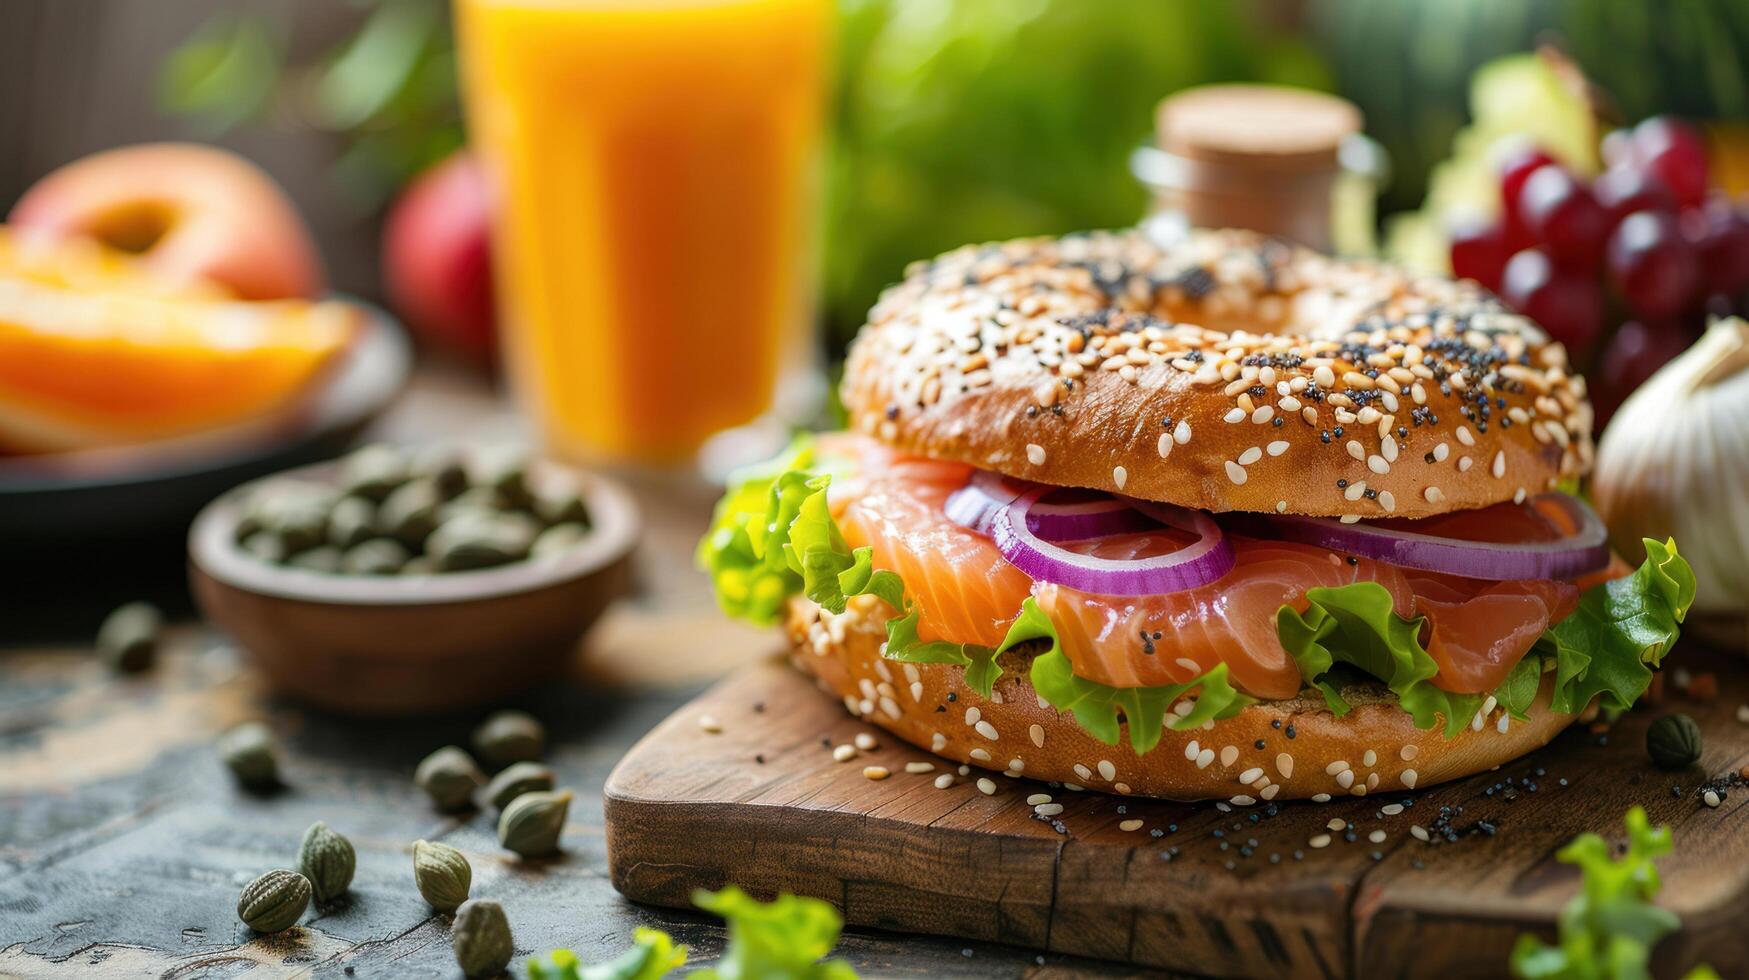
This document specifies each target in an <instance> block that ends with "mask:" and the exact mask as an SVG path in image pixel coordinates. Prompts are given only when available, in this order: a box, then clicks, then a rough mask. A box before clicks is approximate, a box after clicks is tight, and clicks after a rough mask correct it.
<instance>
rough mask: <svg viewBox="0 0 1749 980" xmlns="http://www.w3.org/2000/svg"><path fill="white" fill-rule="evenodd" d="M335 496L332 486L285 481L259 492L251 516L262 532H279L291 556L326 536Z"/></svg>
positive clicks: (286, 550)
mask: <svg viewBox="0 0 1749 980" xmlns="http://www.w3.org/2000/svg"><path fill="white" fill-rule="evenodd" d="M335 499H336V494H335V492H334V491H333V489H332V488H329V487H325V486H322V485H321V484H318V483H309V482H306V481H303V480H284V481H281V482H278V483H271V484H267V485H265V486H263V487H262V488H261V489H260V490H259V491H257V493H256V494H255V497H254V500H253V503H252V506H251V510H250V516H251V517H252V518H253V519H254V520H255V521H256V522H257V523H259V524H260V526H261V529H262V530H263V531H270V532H272V533H274V534H277V535H279V537H280V539H281V541H282V542H283V544H284V546H285V552H286V554H288V555H291V554H296V553H297V552H300V551H302V550H304V549H305V548H314V547H315V546H316V545H318V544H321V543H322V541H323V540H324V539H325V538H326V537H327V535H328V513H329V511H331V510H333V508H334V501H335ZM251 537H253V535H251Z"/></svg>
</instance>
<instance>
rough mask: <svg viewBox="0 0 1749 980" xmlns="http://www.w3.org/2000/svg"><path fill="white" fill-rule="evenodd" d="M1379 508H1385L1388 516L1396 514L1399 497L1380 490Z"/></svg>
mask: <svg viewBox="0 0 1749 980" xmlns="http://www.w3.org/2000/svg"><path fill="white" fill-rule="evenodd" d="M1379 506H1380V507H1383V508H1384V509H1385V513H1387V514H1389V513H1392V512H1394V511H1395V510H1396V509H1397V495H1396V494H1394V493H1392V492H1391V491H1389V490H1380V491H1379Z"/></svg>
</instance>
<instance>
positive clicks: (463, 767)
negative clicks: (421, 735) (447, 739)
mask: <svg viewBox="0 0 1749 980" xmlns="http://www.w3.org/2000/svg"><path fill="white" fill-rule="evenodd" d="M485 781H486V774H485V773H482V772H481V771H480V767H479V766H476V765H474V760H473V759H472V758H471V757H470V756H469V755H468V754H467V753H466V752H463V751H462V750H461V749H459V748H457V747H456V746H454V745H446V746H444V747H443V748H441V749H438V750H437V751H436V752H433V753H431V754H430V755H428V756H426V757H425V759H424V761H422V762H420V763H419V768H418V769H416V770H414V771H413V782H414V783H415V784H417V785H418V787H419V788H420V789H422V790H424V791H425V793H426V795H427V796H430V797H431V802H433V803H435V804H437V808H438V809H439V810H459V809H461V808H462V807H465V806H467V805H468V803H469V802H471V801H472V799H473V795H474V790H476V789H478V788H479V786H480V784H481V783H483V782H485Z"/></svg>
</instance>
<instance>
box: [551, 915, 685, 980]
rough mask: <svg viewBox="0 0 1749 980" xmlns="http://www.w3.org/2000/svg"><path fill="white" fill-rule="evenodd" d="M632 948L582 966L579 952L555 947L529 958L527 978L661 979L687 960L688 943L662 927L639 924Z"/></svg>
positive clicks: (563, 979) (633, 937) (587, 979)
mask: <svg viewBox="0 0 1749 980" xmlns="http://www.w3.org/2000/svg"><path fill="white" fill-rule="evenodd" d="M632 942H633V943H634V945H633V946H632V948H631V949H628V950H626V951H625V952H624V953H621V954H620V955H618V956H616V957H614V958H613V959H611V960H608V961H607V962H606V963H598V964H596V965H595V966H583V965H582V964H581V963H580V962H579V961H578V959H577V954H576V953H573V952H571V951H570V950H568V949H555V950H553V951H552V952H550V953H548V954H547V955H545V956H542V957H536V958H533V959H530V960H529V961H528V980H660V978H662V977H665V976H667V975H668V974H670V973H672V972H674V971H675V970H678V969H680V968H681V967H682V966H684V965H685V964H686V947H685V946H676V945H675V944H674V938H673V937H672V936H669V935H668V934H667V933H665V932H663V931H662V930H660V929H647V928H643V927H639V928H638V929H636V930H634V931H633V932H632Z"/></svg>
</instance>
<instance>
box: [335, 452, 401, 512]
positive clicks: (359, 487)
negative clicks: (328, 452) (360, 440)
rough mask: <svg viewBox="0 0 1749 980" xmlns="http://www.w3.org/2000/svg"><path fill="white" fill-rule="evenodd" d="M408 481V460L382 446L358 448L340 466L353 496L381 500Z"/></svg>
mask: <svg viewBox="0 0 1749 980" xmlns="http://www.w3.org/2000/svg"><path fill="white" fill-rule="evenodd" d="M406 481H407V457H406V456H404V455H402V453H401V451H400V450H398V449H396V448H394V447H393V446H385V445H382V444H381V443H377V444H374V445H369V446H365V447H363V448H362V449H356V450H354V451H353V452H352V454H351V455H350V456H347V457H346V459H345V460H344V461H343V462H342V463H341V464H340V485H341V487H342V488H344V489H345V490H346V492H347V493H349V494H356V495H357V496H360V497H364V498H366V499H368V500H377V501H380V500H382V499H383V498H384V497H387V496H388V495H389V493H390V492H391V491H393V490H394V489H395V488H396V487H398V486H400V485H401V484H402V483H405V482H406Z"/></svg>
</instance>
